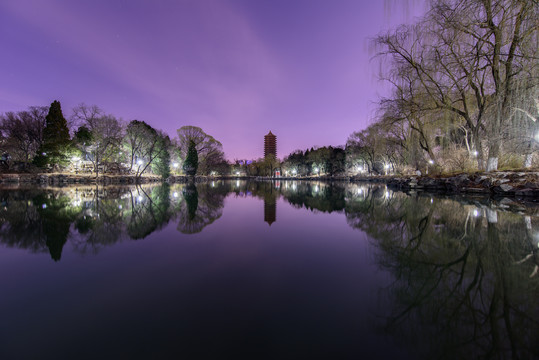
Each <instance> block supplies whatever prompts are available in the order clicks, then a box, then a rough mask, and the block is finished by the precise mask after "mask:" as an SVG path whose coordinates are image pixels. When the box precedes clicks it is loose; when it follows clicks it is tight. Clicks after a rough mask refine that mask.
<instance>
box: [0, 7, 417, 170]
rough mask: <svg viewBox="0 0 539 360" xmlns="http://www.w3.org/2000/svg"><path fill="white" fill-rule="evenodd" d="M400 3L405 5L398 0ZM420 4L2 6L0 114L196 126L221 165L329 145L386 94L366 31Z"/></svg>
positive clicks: (402, 17)
mask: <svg viewBox="0 0 539 360" xmlns="http://www.w3.org/2000/svg"><path fill="white" fill-rule="evenodd" d="M404 3H408V6H406V5H403V4H404ZM420 12H421V1H419V0H416V1H413V0H411V1H408V2H407V1H396V0H394V1H391V0H365V1H363V0H349V1H348V0H319V1H317V0H303V1H299V0H282V1H281V0H267V1H266V0H243V1H241V0H230V1H227V0H223V1H217V0H191V1H179V0H169V1H166V0H123V1H122V0H88V1H82V0H63V1H62V0H33V1H32V0H2V1H0V44H1V49H2V55H1V56H0V112H5V111H16V110H23V109H25V108H26V107H27V106H30V105H49V104H50V103H51V102H52V100H55V99H57V100H59V101H60V102H61V103H62V108H63V111H64V115H66V117H67V116H69V115H71V108H72V107H73V106H75V105H77V104H79V103H81V102H84V103H86V104H89V105H91V104H96V105H98V106H99V107H101V108H103V109H104V110H105V111H106V112H108V113H112V114H114V115H116V116H118V117H121V118H123V119H124V120H126V121H130V120H133V119H138V120H144V121H146V122H147V123H149V124H150V125H152V126H154V127H155V128H158V129H162V130H164V131H166V132H167V133H168V134H170V135H171V136H172V137H174V136H176V129H178V128H180V127H181V126H184V125H195V126H200V127H201V128H202V129H204V131H206V132H207V133H208V134H210V135H213V136H214V137H215V138H216V139H217V140H219V141H221V142H222V143H223V147H224V151H225V153H226V156H227V158H228V159H231V160H232V159H235V158H237V159H252V158H258V157H261V156H262V155H263V138H264V135H265V134H266V133H267V132H268V131H269V130H271V131H272V132H273V133H274V134H275V135H277V148H278V156H279V157H280V158H282V157H284V156H286V155H287V154H289V153H290V152H291V151H293V150H295V149H306V148H310V147H312V146H324V145H334V146H336V145H342V144H344V143H345V142H346V139H347V137H348V136H349V135H350V134H351V133H352V132H353V131H357V130H361V129H363V128H365V127H366V126H367V124H368V123H369V121H370V120H371V119H372V118H373V116H374V110H375V106H374V102H375V101H377V99H378V98H379V96H380V95H383V94H384V93H385V91H387V90H386V89H387V88H386V87H385V86H384V85H382V84H380V83H379V82H378V81H377V78H376V75H377V69H378V68H377V63H376V62H374V61H370V59H371V57H372V55H373V54H372V51H369V39H370V38H372V37H373V36H375V35H376V34H378V33H379V32H381V31H382V30H384V29H387V28H389V27H394V26H395V25H397V24H399V23H402V22H405V21H411V20H413V16H414V15H419V14H420Z"/></svg>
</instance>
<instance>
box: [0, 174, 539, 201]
mask: <svg viewBox="0 0 539 360" xmlns="http://www.w3.org/2000/svg"><path fill="white" fill-rule="evenodd" d="M216 180H254V181H323V182H333V181H338V182H341V181H344V182H351V183H361V182H366V183H383V184H386V185H387V186H388V187H389V188H391V189H394V190H401V191H428V192H435V193H442V194H448V195H458V194H462V195H487V196H503V197H523V198H527V199H534V198H536V199H537V200H538V201H539V171H530V172H523V171H497V172H492V173H470V174H467V173H460V174H455V175H448V176H440V175H435V176H413V175H409V176H391V175H386V176H338V177H327V176H320V177H318V176H316V177H290V176H288V177H280V178H272V177H261V176H216V177H210V176H196V177H194V178H192V177H188V176H185V175H171V176H170V177H169V178H168V179H166V180H165V181H163V180H162V179H161V178H160V177H159V176H154V175H143V176H140V177H136V176H134V175H102V176H99V178H97V180H96V178H95V176H94V175H86V174H85V175H81V174H66V173H38V174H0V185H17V184H20V185H41V186H47V185H53V186H69V185H95V184H97V185H138V184H151V183H160V182H167V183H170V184H181V183H188V182H192V181H194V182H197V183H201V182H206V181H216Z"/></svg>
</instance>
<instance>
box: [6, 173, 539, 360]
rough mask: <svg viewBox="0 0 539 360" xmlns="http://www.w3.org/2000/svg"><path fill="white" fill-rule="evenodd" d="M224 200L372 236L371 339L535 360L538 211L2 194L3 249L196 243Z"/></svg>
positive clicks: (157, 195) (200, 193)
mask: <svg viewBox="0 0 539 360" xmlns="http://www.w3.org/2000/svg"><path fill="white" fill-rule="evenodd" d="M227 196H235V197H254V198H258V199H259V200H260V207H261V208H263V210H264V221H265V222H267V223H268V224H269V225H272V224H273V223H275V222H276V221H277V207H278V206H281V205H280V204H279V202H280V201H285V202H287V203H288V204H290V205H292V206H293V207H295V208H298V209H306V210H308V211H311V212H317V213H338V214H342V216H343V217H345V218H346V222H347V224H348V225H349V226H350V227H352V228H354V229H358V230H360V231H362V232H364V233H366V234H368V236H369V239H370V240H369V241H370V245H371V249H374V260H375V261H376V262H377V264H378V267H379V269H381V270H383V271H386V272H387V273H389V274H390V276H391V277H392V279H394V281H393V282H392V285H391V286H389V287H388V288H383V289H380V300H379V303H380V314H379V315H380V317H379V318H380V319H382V320H381V321H380V323H379V324H378V327H379V329H383V330H385V331H387V332H389V333H392V334H394V337H395V338H396V339H398V340H399V342H400V343H401V344H403V346H406V347H410V348H413V349H414V351H415V352H417V355H418V357H425V358H491V357H493V358H512V357H514V358H533V357H539V350H538V347H537V340H538V339H539V305H537V300H536V299H537V298H538V295H539V275H538V264H539V258H538V251H539V216H538V215H539V211H538V209H537V207H533V206H523V205H522V204H518V203H515V202H513V201H511V200H507V199H502V200H498V201H495V202H493V201H490V200H487V199H481V198H476V199H473V198H457V197H447V198H444V197H439V196H433V195H432V196H431V195H427V194H404V193H397V192H392V191H391V190H389V189H387V188H386V187H384V186H360V185H351V184H344V183H337V184H328V183H316V182H300V181H284V182H269V181H268V182H246V181H239V180H238V181H232V182H224V181H212V182H210V183H206V184H197V185H195V184H187V185H168V184H163V185H159V186H143V187H107V188H93V187H77V188H67V189H61V190H58V189H56V190H53V189H44V190H38V189H17V190H2V191H0V201H1V207H0V219H1V225H0V242H1V243H3V244H4V245H5V246H7V247H14V248H22V249H27V250H29V251H31V252H42V253H48V254H50V257H51V259H53V260H54V261H59V260H61V259H62V254H63V252H64V249H65V247H66V244H71V246H72V247H73V249H74V250H75V251H76V252H79V253H96V252H99V250H101V249H102V248H103V247H105V246H110V245H112V244H115V243H117V242H119V241H122V240H126V239H132V240H136V239H143V238H145V237H147V236H148V235H149V234H151V233H153V232H155V231H157V230H159V229H162V228H163V227H165V226H166V225H167V224H169V223H172V224H173V225H174V226H173V227H172V229H174V228H175V229H177V231H179V232H181V233H183V234H196V233H200V232H202V231H203V230H204V229H205V228H206V227H208V226H210V225H211V224H212V223H214V222H215V221H217V220H218V219H220V218H221V216H222V214H223V208H224V205H225V199H226V197H227ZM282 216H283V215H281V217H282ZM260 221H262V220H261V219H260ZM358 233H359V231H358ZM223 236H226V234H223ZM358 238H359V237H358ZM358 241H359V240H358Z"/></svg>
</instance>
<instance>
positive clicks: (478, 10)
mask: <svg viewBox="0 0 539 360" xmlns="http://www.w3.org/2000/svg"><path fill="white" fill-rule="evenodd" d="M538 16H539V15H538V11H537V1H526V0H481V1H478V0H433V1H431V3H430V10H429V11H428V12H427V14H426V16H425V17H424V18H423V19H421V21H420V22H418V23H417V24H415V25H412V26H401V27H399V28H398V29H397V30H395V31H392V32H389V33H386V34H383V35H380V36H378V37H377V38H376V40H375V44H376V45H377V46H378V49H379V52H378V55H380V56H382V58H383V59H385V60H388V61H389V65H390V66H389V69H390V71H387V72H386V73H385V75H386V76H385V77H386V78H387V79H391V80H392V82H393V83H394V84H402V83H403V82H404V83H405V85H408V84H409V85H410V86H412V87H413V88H414V89H416V91H417V92H418V93H419V94H420V95H421V97H420V98H419V101H418V102H417V105H418V106H419V108H420V109H421V110H425V109H430V110H440V111H449V112H452V113H454V114H456V115H457V116H458V117H460V118H461V119H462V121H463V122H464V124H465V126H466V127H467V129H469V131H470V133H471V135H472V141H473V144H474V147H475V149H476V150H477V151H478V162H479V166H480V167H481V168H486V169H487V170H488V171H490V170H495V169H496V168H497V166H498V157H499V156H500V150H501V141H500V140H501V138H502V133H503V129H504V125H505V124H506V123H507V122H508V121H509V119H510V114H511V108H512V102H513V101H514V98H515V95H516V94H515V89H516V84H517V83H518V82H519V79H522V78H523V77H526V76H527V75H528V74H530V73H532V72H533V70H532V69H533V68H534V67H537V43H538V40H537V37H538V34H537V33H538V26H539V25H538V24H539V18H538ZM405 75H406V76H408V75H411V77H409V78H407V77H406V76H405ZM534 82H535V83H537V80H535V81H534ZM416 99H417V98H416ZM484 144H485V145H486V146H485V149H486V153H485V154H484V153H483V145H484ZM485 155H486V157H487V158H488V161H486V162H485Z"/></svg>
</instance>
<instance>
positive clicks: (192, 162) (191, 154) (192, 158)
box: [183, 140, 198, 176]
mask: <svg viewBox="0 0 539 360" xmlns="http://www.w3.org/2000/svg"><path fill="white" fill-rule="evenodd" d="M197 169H198V152H197V149H196V144H195V142H194V141H192V140H191V141H190V142H189V148H188V149H187V156H186V158H185V161H184V162H183V171H185V173H186V174H187V175H191V176H194V175H195V174H196V173H197Z"/></svg>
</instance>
